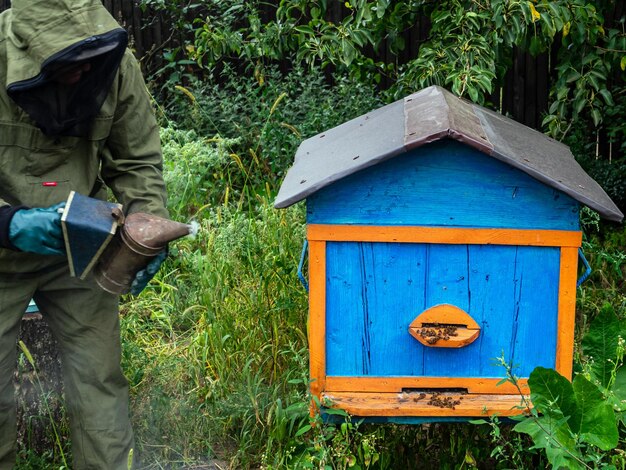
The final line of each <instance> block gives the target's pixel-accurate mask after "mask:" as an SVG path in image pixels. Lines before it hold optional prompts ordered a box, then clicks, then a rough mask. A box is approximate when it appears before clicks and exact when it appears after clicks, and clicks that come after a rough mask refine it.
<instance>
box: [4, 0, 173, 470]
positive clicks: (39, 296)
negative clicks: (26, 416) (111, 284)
mask: <svg viewBox="0 0 626 470" xmlns="http://www.w3.org/2000/svg"><path fill="white" fill-rule="evenodd" d="M77 63H78V64H84V63H87V64H89V67H90V70H88V71H86V72H85V73H84V74H83V76H82V78H81V80H80V82H79V83H78V84H77V85H70V86H67V85H63V86H61V85H58V82H57V81H56V77H58V75H57V74H58V73H59V71H61V72H62V71H63V70H65V69H64V67H66V66H68V64H69V65H72V64H77ZM0 82H1V83H2V86H0V208H2V207H4V209H7V208H9V209H10V207H16V206H27V207H48V206H50V205H52V204H56V203H58V202H61V201H64V200H66V199H67V197H68V195H69V193H70V191H72V190H73V191H76V192H78V193H81V194H85V195H92V196H97V197H102V196H104V195H106V187H107V186H108V187H109V188H110V189H111V190H112V192H113V194H114V195H115V197H116V198H117V200H118V201H119V202H121V203H122V204H123V205H124V208H125V210H126V212H129V213H130V212H138V211H141V212H148V213H152V214H156V215H159V216H166V215H167V212H166V209H165V186H164V183H163V178H162V156H161V151H160V142H159V135H158V128H157V124H156V120H155V118H154V115H153V111H152V108H151V103H150V99H149V95H148V93H147V91H146V88H145V84H144V81H143V78H142V75H141V72H140V69H139V67H138V64H137V61H136V60H135V58H134V57H133V56H132V54H131V53H130V52H129V51H128V50H126V34H125V32H124V31H123V30H122V29H121V28H120V26H119V25H118V24H117V22H116V21H115V20H114V19H113V18H112V17H111V15H110V14H109V13H108V12H107V11H106V9H105V8H104V7H103V6H102V4H101V2H100V1H99V0H13V2H12V8H11V9H9V10H7V11H5V12H3V13H2V14H0ZM9 206H10V207H9ZM30 298H34V299H35V301H36V302H37V304H38V305H39V307H40V309H41V310H42V312H43V314H44V315H45V316H46V318H47V319H48V323H49V324H50V325H51V328H52V330H53V333H54V334H55V336H56V338H57V340H58V341H59V344H60V346H61V354H62V359H63V365H64V374H65V376H64V380H65V389H66V401H67V406H68V412H69V415H70V422H71V433H72V435H71V439H72V450H73V455H74V467H73V468H75V469H83V468H85V469H87V468H89V469H103V470H104V469H106V470H112V469H113V470H115V469H126V468H127V465H126V462H127V456H128V452H129V451H130V449H131V448H132V447H133V438H132V431H131V428H130V423H129V419H128V404H127V401H128V392H127V388H128V387H127V383H126V380H125V379H124V377H123V375H122V372H121V368H120V363H119V361H120V337H119V319H118V308H117V307H118V298H117V297H116V296H113V295H110V294H108V293H105V292H103V291H102V290H100V289H99V288H98V287H97V286H96V284H95V283H94V282H93V279H91V278H88V279H87V280H86V281H80V280H77V279H74V278H70V277H69V271H68V266H67V261H66V260H65V258H64V257H61V256H42V255H36V254H29V253H22V252H18V251H12V250H10V249H7V248H0V469H1V470H4V469H9V468H12V466H13V461H14V458H15V404H14V399H13V389H12V383H11V378H12V376H13V370H14V368H15V364H16V348H15V341H16V336H17V333H18V327H19V323H20V320H21V316H22V314H23V312H24V311H25V309H26V307H27V305H28V302H29V299H30Z"/></svg>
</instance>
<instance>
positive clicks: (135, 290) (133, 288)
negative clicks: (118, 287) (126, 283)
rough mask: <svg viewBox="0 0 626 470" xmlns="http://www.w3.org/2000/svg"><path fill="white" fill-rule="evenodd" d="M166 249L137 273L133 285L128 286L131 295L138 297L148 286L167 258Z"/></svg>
mask: <svg viewBox="0 0 626 470" xmlns="http://www.w3.org/2000/svg"><path fill="white" fill-rule="evenodd" d="M167 255H168V249H167V248H166V249H165V250H163V251H161V252H160V253H159V254H158V255H156V256H155V257H154V258H152V260H151V261H150V262H149V263H148V266H146V267H145V268H144V269H142V270H141V271H139V272H138V273H137V274H136V275H135V279H133V283H132V284H131V285H130V293H131V294H133V295H139V294H140V293H141V291H142V290H144V288H145V287H146V286H147V285H148V283H149V282H150V280H151V279H152V278H153V277H154V275H155V274H156V273H157V271H158V270H159V268H160V267H161V265H162V264H163V261H165V258H167Z"/></svg>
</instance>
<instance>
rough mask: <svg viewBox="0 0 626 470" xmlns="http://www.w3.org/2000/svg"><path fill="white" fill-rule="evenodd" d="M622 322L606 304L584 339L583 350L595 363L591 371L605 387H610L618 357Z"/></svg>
mask: <svg viewBox="0 0 626 470" xmlns="http://www.w3.org/2000/svg"><path fill="white" fill-rule="evenodd" d="M619 334H620V324H619V320H618V319H617V316H616V315H615V311H614V310H613V307H612V306H611V305H610V304H605V305H604V306H603V307H602V309H601V310H600V313H599V314H598V316H597V317H596V318H594V320H593V321H592V322H591V325H589V332H588V333H587V334H586V335H585V337H584V338H583V341H582V346H583V352H584V353H585V355H586V356H587V357H588V358H590V359H591V360H592V361H593V363H592V366H591V372H592V374H593V376H594V378H595V379H597V380H598V381H599V382H600V383H601V384H602V386H603V387H605V388H606V387H608V386H609V384H610V381H611V374H612V372H613V370H614V368H615V361H616V359H617V343H618V340H619Z"/></svg>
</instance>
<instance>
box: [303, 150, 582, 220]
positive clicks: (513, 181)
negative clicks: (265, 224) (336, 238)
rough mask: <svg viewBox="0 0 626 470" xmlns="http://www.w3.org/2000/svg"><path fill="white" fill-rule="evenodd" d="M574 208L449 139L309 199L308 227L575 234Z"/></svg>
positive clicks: (523, 176)
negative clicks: (411, 227)
mask: <svg viewBox="0 0 626 470" xmlns="http://www.w3.org/2000/svg"><path fill="white" fill-rule="evenodd" d="M578 212H579V205H578V203H577V202H576V201H575V200H574V199H572V198H570V197H569V196H567V195H565V194H564V193H562V192H560V191H558V190H555V189H552V188H550V187H548V186H546V185H544V184H542V183H540V182H538V181H537V180H535V179H533V178H532V177H530V176H528V175H527V174H526V173H523V172H522V171H520V170H517V169H515V168H513V167H510V166H509V165H507V164H505V163H502V162H500V161H498V160H496V159H494V158H492V157H490V156H487V155H485V154H483V153H481V152H479V151H477V150H474V149H472V148H470V147H467V146H465V145H463V144H461V143H458V142H456V141H452V140H444V141H440V142H437V143H433V144H429V145H427V146H424V147H420V148H418V149H416V150H414V151H412V152H409V153H407V154H405V155H401V156H397V157H395V158H393V159H391V160H388V161H386V162H383V163H380V164H378V165H375V166H373V167H370V168H367V169H365V170H362V171H360V172H358V173H355V174H353V175H350V176H348V177H346V178H343V179H341V180H340V181H338V182H337V183H334V184H331V185H330V186H328V187H326V188H323V189H321V190H320V191H318V192H317V193H315V194H313V195H311V196H310V197H309V198H308V199H307V222H308V223H316V224H317V223H321V224H357V225H426V226H453V227H494V228H497V227H505V228H523V229H545V230H578V227H579V223H578Z"/></svg>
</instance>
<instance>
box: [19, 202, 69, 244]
mask: <svg viewBox="0 0 626 470" xmlns="http://www.w3.org/2000/svg"><path fill="white" fill-rule="evenodd" d="M63 207H65V202H61V203H59V204H56V205H54V206H51V207H46V208H35V209H21V210H19V211H17V212H16V213H15V214H14V215H13V218H12V219H11V222H10V223H9V240H10V241H11V243H12V244H13V246H14V247H15V248H17V249H18V250H20V251H26V252H29V253H37V254H39V255H64V254H65V243H64V242H63V230H62V229H61V214H60V213H59V212H58V209H62V208H63Z"/></svg>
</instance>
